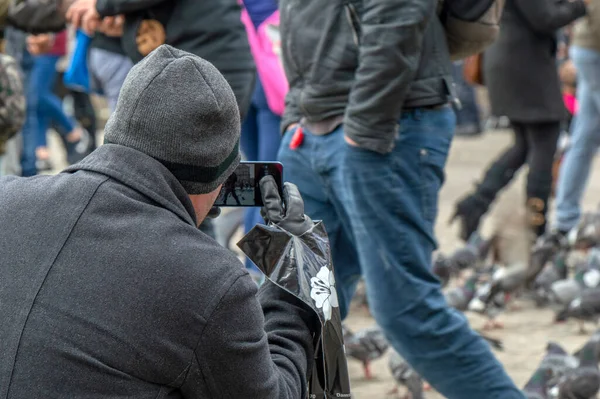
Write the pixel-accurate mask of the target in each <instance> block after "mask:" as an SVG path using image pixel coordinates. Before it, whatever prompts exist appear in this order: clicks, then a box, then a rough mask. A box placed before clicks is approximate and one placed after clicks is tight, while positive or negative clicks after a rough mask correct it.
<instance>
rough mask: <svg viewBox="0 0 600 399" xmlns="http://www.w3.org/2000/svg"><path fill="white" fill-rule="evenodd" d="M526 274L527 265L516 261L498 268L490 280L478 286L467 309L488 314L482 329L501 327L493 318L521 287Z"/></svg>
mask: <svg viewBox="0 0 600 399" xmlns="http://www.w3.org/2000/svg"><path fill="white" fill-rule="evenodd" d="M526 276H527V266H526V265H525V264H524V263H517V264H514V265H513V266H510V267H504V268H500V269H498V270H497V271H496V272H495V273H494V275H493V276H492V281H491V282H489V283H486V284H484V285H483V286H482V287H480V289H479V290H478V292H477V294H476V295H475V298H473V300H472V301H471V302H470V303H469V310H472V311H475V312H478V313H482V314H485V315H487V316H488V321H487V322H486V324H485V325H484V327H483V329H484V330H488V329H494V328H501V327H502V323H499V322H498V321H496V320H495V318H496V316H498V314H500V312H502V311H503V310H504V308H505V307H506V304H507V303H508V301H509V300H510V299H511V296H512V295H513V294H514V293H516V291H518V290H519V289H520V288H521V287H523V285H524V284H525V278H526Z"/></svg>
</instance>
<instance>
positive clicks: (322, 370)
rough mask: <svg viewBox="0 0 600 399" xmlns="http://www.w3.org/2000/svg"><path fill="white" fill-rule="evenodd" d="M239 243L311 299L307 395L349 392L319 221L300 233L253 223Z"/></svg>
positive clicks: (321, 397) (272, 275)
mask: <svg viewBox="0 0 600 399" xmlns="http://www.w3.org/2000/svg"><path fill="white" fill-rule="evenodd" d="M238 246H239V247H240V248H241V249H242V251H243V252H244V253H245V254H246V255H247V256H248V257H249V258H250V259H251V260H252V261H253V262H254V263H255V264H256V265H257V266H258V267H259V268H260V269H261V270H262V271H263V273H265V275H266V276H267V278H268V279H269V280H271V281H272V282H273V283H275V284H276V285H278V286H279V287H281V288H283V289H285V290H286V291H288V292H290V293H291V294H293V295H295V296H296V297H298V298H299V299H300V300H302V301H303V302H304V303H306V304H307V305H309V306H310V307H311V308H312V309H313V310H314V311H315V313H316V314H317V315H318V316H319V319H320V320H321V327H322V328H321V335H320V336H319V337H316V339H315V363H314V365H313V367H312V369H313V370H312V371H313V372H312V375H310V376H307V378H308V386H309V392H308V397H309V398H310V399H325V398H350V397H351V394H350V378H349V375H348V365H347V363H346V355H345V353H344V340H343V333H342V320H341V317H340V310H339V307H338V306H339V305H338V301H337V293H336V291H335V279H334V277H333V266H332V264H331V250H330V248H329V240H328V238H327V233H326V232H325V228H324V226H323V224H322V223H321V222H319V223H316V224H315V226H314V227H313V228H312V229H311V230H310V231H308V232H306V233H305V234H303V235H302V236H300V237H295V236H292V235H291V234H290V233H288V232H286V231H284V230H282V229H280V228H279V227H277V226H263V225H257V226H256V227H255V228H254V229H252V230H251V231H250V232H249V233H248V234H247V235H246V236H245V237H244V238H242V240H241V241H240V242H239V243H238Z"/></svg>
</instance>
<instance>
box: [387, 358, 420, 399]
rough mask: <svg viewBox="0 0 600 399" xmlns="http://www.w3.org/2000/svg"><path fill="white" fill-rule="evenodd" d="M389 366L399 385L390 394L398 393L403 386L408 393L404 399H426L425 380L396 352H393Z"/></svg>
mask: <svg viewBox="0 0 600 399" xmlns="http://www.w3.org/2000/svg"><path fill="white" fill-rule="evenodd" d="M388 366H389V368H390V371H391V373H392V376H393V377H394V380H395V381H396V384H397V386H396V387H395V389H393V390H392V391H391V392H390V393H398V387H399V386H402V387H405V388H406V390H407V391H408V393H407V394H406V396H404V397H403V398H402V399H424V396H423V379H422V378H421V376H420V375H419V374H418V373H417V372H416V371H415V370H414V369H413V368H412V367H411V366H410V365H409V364H408V363H407V362H406V360H404V359H403V358H402V356H400V355H399V354H398V352H396V351H395V350H392V351H391V354H390V359H389V361H388Z"/></svg>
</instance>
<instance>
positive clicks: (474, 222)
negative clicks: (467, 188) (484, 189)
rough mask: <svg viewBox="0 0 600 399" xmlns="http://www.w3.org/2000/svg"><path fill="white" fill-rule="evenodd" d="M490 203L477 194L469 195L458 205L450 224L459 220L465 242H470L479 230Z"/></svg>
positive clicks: (461, 235)
mask: <svg viewBox="0 0 600 399" xmlns="http://www.w3.org/2000/svg"><path fill="white" fill-rule="evenodd" d="M488 207H489V202H487V201H486V200H484V199H483V198H481V197H480V196H478V195H477V194H476V193H475V194H471V195H468V196H466V197H464V198H463V199H462V200H460V201H459V202H458V203H457V204H456V210H455V211H454V215H453V216H452V219H450V223H452V222H454V221H455V220H458V221H459V223H460V233H459V236H460V238H461V239H462V240H463V241H465V242H466V241H468V240H469V238H470V237H471V235H473V233H474V232H476V231H477V230H478V229H479V223H480V221H481V218H482V217H483V215H485V213H486V212H487V210H488Z"/></svg>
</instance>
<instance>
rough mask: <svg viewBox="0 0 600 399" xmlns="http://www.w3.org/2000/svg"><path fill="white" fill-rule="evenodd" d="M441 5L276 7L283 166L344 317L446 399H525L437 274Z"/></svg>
mask: <svg viewBox="0 0 600 399" xmlns="http://www.w3.org/2000/svg"><path fill="white" fill-rule="evenodd" d="M436 4H437V2H435V1H430V2H426V1H421V0H406V1H403V2H401V4H398V2H394V1H386V0H384V1H366V2H363V1H359V0H356V1H354V0H351V1H347V0H331V1H327V2H323V1H321V0H303V1H296V0H280V4H279V5H280V8H279V10H280V13H281V16H280V17H281V39H282V54H283V63H284V67H285V71H286V76H287V78H288V82H289V84H290V88H289V93H288V95H287V97H286V109H285V113H284V115H283V118H282V130H284V131H285V134H284V138H283V141H282V144H281V147H280V151H279V160H280V161H281V162H282V163H283V164H284V178H285V180H287V181H290V182H292V183H294V184H296V185H297V186H298V188H299V189H300V192H301V194H302V197H303V199H304V202H305V210H306V213H307V214H308V215H309V216H310V217H311V218H312V219H313V220H323V222H324V224H325V226H326V228H327V233H328V236H329V239H330V246H331V254H332V259H333V265H334V275H335V280H336V282H335V286H336V290H337V294H338V299H339V306H340V312H341V314H342V317H343V318H345V317H346V316H347V315H348V308H349V303H350V300H351V299H352V296H353V295H354V291H355V287H356V283H357V282H358V280H359V278H360V277H361V276H362V277H364V280H365V283H366V288H367V296H368V302H369V305H370V308H371V312H372V314H373V316H374V317H375V320H376V322H377V323H378V324H379V325H380V326H381V327H382V329H383V332H384V334H385V336H386V338H387V339H388V341H389V342H390V343H391V345H392V346H393V347H394V349H395V350H396V351H398V352H399V353H400V354H401V355H402V357H404V358H405V359H406V360H407V361H408V362H409V363H410V364H411V365H412V366H413V367H414V368H415V370H416V371H417V372H418V373H419V374H420V375H422V376H423V378H424V379H425V380H427V381H428V382H429V383H430V384H431V385H432V386H433V387H434V388H435V389H436V390H437V391H438V392H440V393H441V394H442V395H443V396H445V397H446V398H448V399H465V398H469V399H471V398H472V399H484V398H485V399H524V398H525V396H524V395H523V393H522V392H521V391H520V390H519V389H518V388H517V387H516V386H515V385H514V383H513V382H512V381H511V379H510V378H509V377H508V375H507V374H506V372H505V371H504V369H503V367H502V365H501V364H500V363H499V362H498V360H497V359H496V358H495V357H494V355H493V354H492V352H491V350H490V347H489V346H488V344H487V343H485V342H484V341H483V340H482V339H481V337H479V336H478V335H477V334H476V333H475V332H473V331H472V330H471V328H470V327H469V324H468V322H467V320H466V318H465V317H464V316H463V315H462V314H460V313H458V312H457V311H455V310H453V309H451V308H449V307H448V305H447V303H446V301H445V299H444V296H443V294H442V292H441V287H440V282H439V280H438V279H437V278H436V277H435V276H434V275H433V273H432V271H431V263H432V251H433V250H434V249H435V248H436V245H437V244H436V240H435V237H434V233H433V226H434V224H435V218H436V215H437V203H438V192H439V190H440V187H441V186H442V184H443V181H444V166H445V164H446V159H447V156H448V152H449V149H450V144H451V142H452V138H453V135H454V129H455V124H456V117H455V115H454V111H453V110H452V108H451V107H450V105H449V102H450V101H451V99H452V97H454V96H453V95H449V93H453V86H452V64H451V61H450V55H449V51H448V48H447V45H446V40H445V37H444V29H443V27H442V25H441V21H440V20H439V18H436V17H435V15H436V14H435V12H436Z"/></svg>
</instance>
